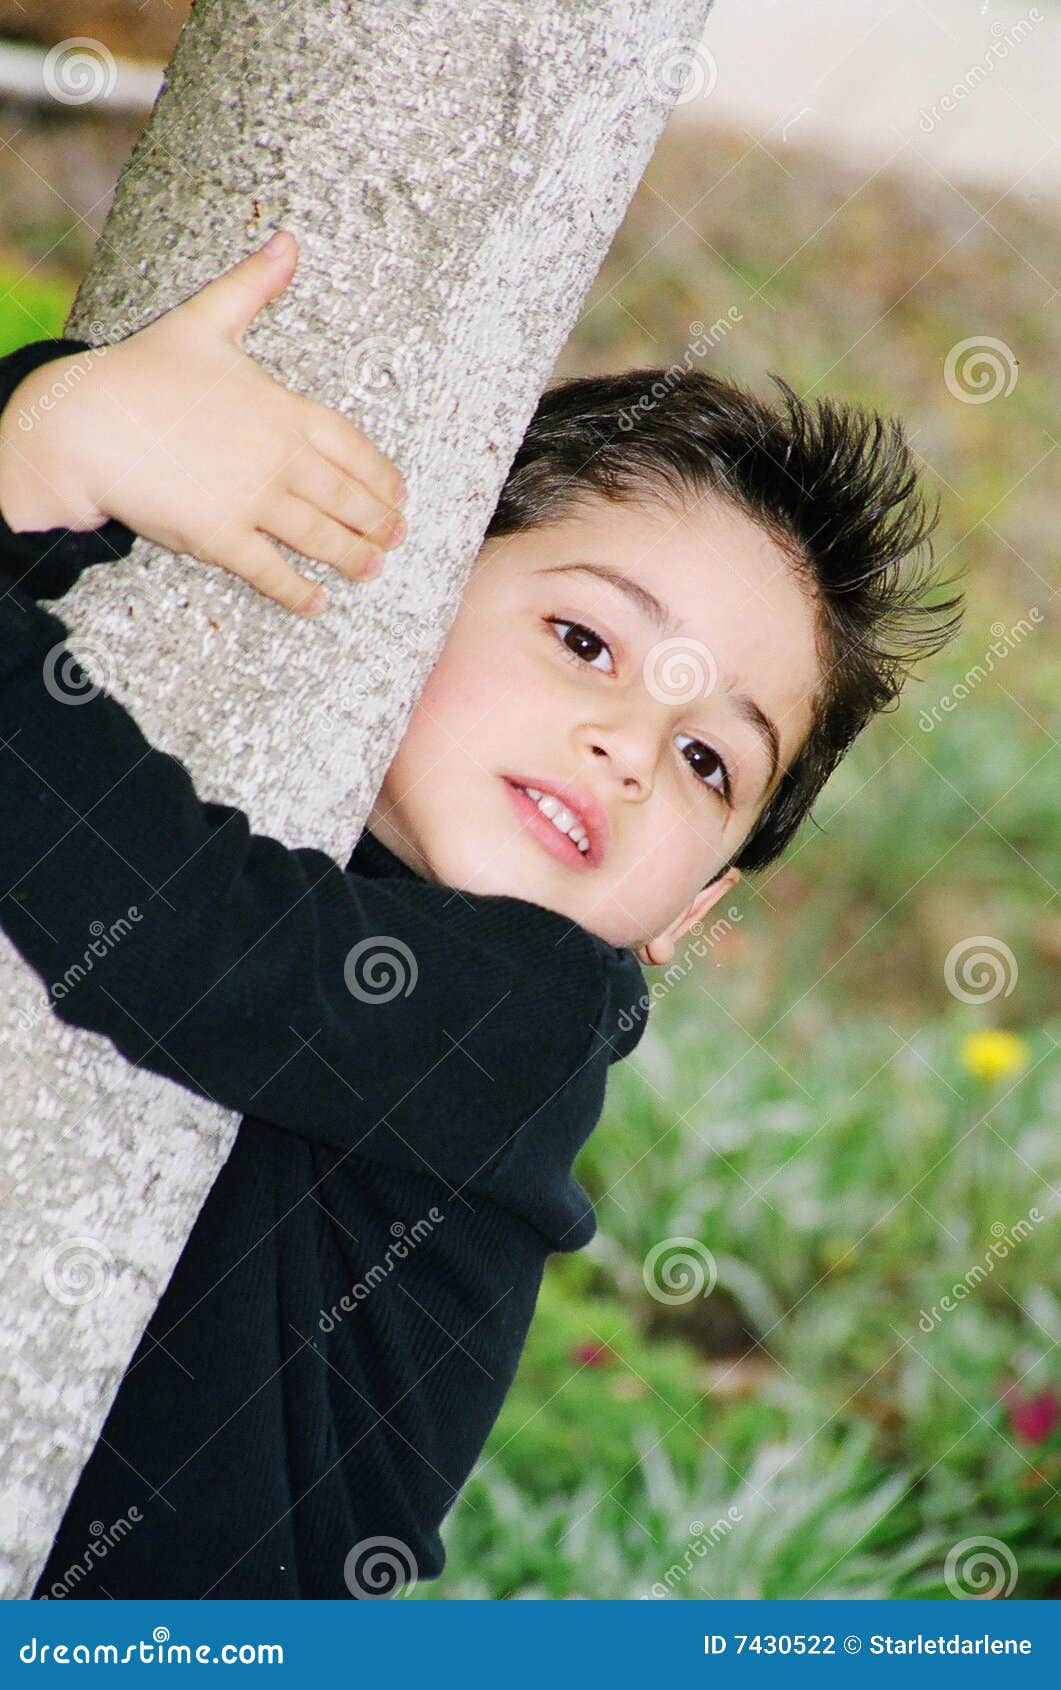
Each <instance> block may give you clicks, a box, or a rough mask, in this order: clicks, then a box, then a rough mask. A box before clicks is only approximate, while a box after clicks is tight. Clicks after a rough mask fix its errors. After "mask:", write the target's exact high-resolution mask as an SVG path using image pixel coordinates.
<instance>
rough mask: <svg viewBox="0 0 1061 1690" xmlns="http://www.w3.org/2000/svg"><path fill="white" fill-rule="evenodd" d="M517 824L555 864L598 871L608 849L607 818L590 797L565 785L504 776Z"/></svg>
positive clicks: (560, 782)
mask: <svg viewBox="0 0 1061 1690" xmlns="http://www.w3.org/2000/svg"><path fill="white" fill-rule="evenodd" d="M502 779H503V780H504V782H505V785H506V786H507V788H508V790H509V793H510V794H511V798H512V803H513V805H514V807H515V810H516V813H517V815H518V816H519V818H520V820H521V821H522V822H523V823H524V825H525V826H526V828H527V830H528V832H530V833H532V834H533V835H534V837H535V838H536V839H537V840H538V842H539V844H541V845H543V846H544V847H545V849H546V850H547V851H548V852H549V854H550V855H551V856H553V857H555V858H556V860H557V861H558V862H561V863H564V864H566V865H567V867H569V868H578V869H590V868H599V867H600V865H601V863H602V862H603V861H604V858H605V855H606V853H607V849H608V818H607V816H606V815H605V813H604V811H603V810H602V808H601V806H600V805H599V804H598V803H597V801H596V799H594V798H591V797H590V795H589V793H587V792H583V791H581V789H580V788H578V787H575V786H572V785H571V784H570V783H569V782H566V781H552V780H546V779H544V777H539V776H532V775H527V776H526V777H519V776H516V775H504V776H502Z"/></svg>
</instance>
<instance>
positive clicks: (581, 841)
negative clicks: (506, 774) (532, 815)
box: [522, 786, 589, 856]
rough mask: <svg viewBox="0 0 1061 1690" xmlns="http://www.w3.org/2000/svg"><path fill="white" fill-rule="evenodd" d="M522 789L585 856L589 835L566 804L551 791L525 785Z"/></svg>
mask: <svg viewBox="0 0 1061 1690" xmlns="http://www.w3.org/2000/svg"><path fill="white" fill-rule="evenodd" d="M522 790H523V791H524V792H525V793H526V794H527V797H528V798H533V800H534V802H535V803H536V804H537V806H538V808H539V810H540V811H541V812H542V815H543V816H548V818H549V820H550V821H551V822H552V824H553V826H554V827H555V828H556V829H557V830H558V831H559V832H560V833H566V834H567V837H568V838H569V839H571V840H573V841H574V843H575V844H576V845H577V846H578V848H579V850H580V851H581V852H582V854H583V856H585V854H586V852H587V851H588V850H589V836H588V834H587V833H586V830H585V828H584V827H583V826H582V823H581V822H580V821H578V820H577V818H576V817H575V816H574V815H573V813H572V812H571V811H570V810H569V809H568V808H567V806H566V805H564V804H561V802H560V800H559V798H554V796H553V794H552V793H551V792H539V791H538V789H537V787H534V786H525V787H523V788H522Z"/></svg>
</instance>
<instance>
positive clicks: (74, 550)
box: [0, 339, 136, 599]
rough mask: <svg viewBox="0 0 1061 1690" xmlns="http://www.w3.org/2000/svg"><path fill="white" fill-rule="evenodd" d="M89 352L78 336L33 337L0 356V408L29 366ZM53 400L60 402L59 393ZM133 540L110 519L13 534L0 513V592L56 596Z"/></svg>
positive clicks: (122, 552) (121, 554) (125, 549)
mask: <svg viewBox="0 0 1061 1690" xmlns="http://www.w3.org/2000/svg"><path fill="white" fill-rule="evenodd" d="M89 350H91V348H90V346H89V343H88V342H87V341H84V340H70V339H64V340H38V341H33V342H32V343H31V344H30V345H29V346H20V347H19V348H18V350H17V351H16V352H9V353H8V355H7V356H6V357H5V358H0V410H3V408H4V407H5V406H6V404H7V402H8V400H9V399H10V397H11V395H12V393H13V392H14V391H15V388H16V387H17V386H18V384H19V382H20V381H22V380H23V378H24V377H25V376H28V375H29V374H30V372H31V370H35V369H37V367H38V366H39V365H40V364H46V363H48V362H50V361H51V360H52V359H54V358H63V357H69V356H70V355H71V354H72V353H74V352H86V351H89ZM57 402H61V395H60V396H59V400H58V401H57ZM17 420H18V419H16V421H17ZM15 438H16V439H17V434H16V436H15ZM135 539H136V535H135V534H134V533H133V530H132V529H131V528H127V527H126V525H125V523H124V522H119V521H118V520H117V519H116V518H112V519H111V520H110V521H109V522H105V523H103V524H102V525H101V526H100V527H99V528H92V529H87V530H85V531H84V532H81V531H78V530H74V529H70V528H45V529H36V530H34V529H29V530H26V531H25V532H23V533H19V534H16V533H15V532H14V531H13V530H12V529H11V528H9V527H8V525H7V522H6V521H5V519H4V515H3V512H2V511H0V591H4V590H6V589H7V588H8V587H10V586H12V585H17V586H19V587H21V589H22V591H23V592H24V593H26V594H28V595H29V597H30V598H34V599H58V598H61V597H62V595H63V594H64V593H66V592H69V590H70V588H71V587H72V586H73V585H74V582H75V581H76V580H77V578H78V576H79V575H80V574H81V572H82V570H84V569H87V568H88V567H89V566H90V565H91V564H93V563H112V562H113V561H114V560H115V559H116V558H119V557H124V556H125V555H126V553H127V552H128V551H130V550H131V548H132V545H133V542H134V541H135Z"/></svg>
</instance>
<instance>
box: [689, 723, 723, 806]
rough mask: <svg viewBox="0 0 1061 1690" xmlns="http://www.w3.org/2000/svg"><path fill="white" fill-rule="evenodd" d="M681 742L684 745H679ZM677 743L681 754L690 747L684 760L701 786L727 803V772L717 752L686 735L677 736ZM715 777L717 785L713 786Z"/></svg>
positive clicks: (701, 741) (700, 740) (699, 740)
mask: <svg viewBox="0 0 1061 1690" xmlns="http://www.w3.org/2000/svg"><path fill="white" fill-rule="evenodd" d="M682 740H684V741H685V745H682V744H681V743H680V741H682ZM678 741H679V744H678V749H679V751H681V752H683V753H684V751H685V746H686V745H688V746H691V747H692V750H691V752H690V754H689V756H688V757H686V759H685V760H686V762H687V763H688V764H689V767H690V768H691V769H692V771H693V774H694V775H695V776H696V778H697V780H698V781H699V782H700V784H701V786H706V787H709V788H710V790H711V791H712V792H717V793H718V794H719V796H720V797H722V798H725V800H726V802H727V803H728V802H729V798H730V787H729V770H728V769H727V768H726V765H725V763H724V762H723V761H722V758H721V757H720V756H719V754H718V752H717V751H712V749H711V747H710V746H709V745H705V744H704V742H703V740H702V739H691V738H690V736H689V735H688V734H679V735H678ZM716 776H717V784H715V780H716Z"/></svg>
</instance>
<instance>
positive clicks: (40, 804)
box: [0, 588, 641, 1189]
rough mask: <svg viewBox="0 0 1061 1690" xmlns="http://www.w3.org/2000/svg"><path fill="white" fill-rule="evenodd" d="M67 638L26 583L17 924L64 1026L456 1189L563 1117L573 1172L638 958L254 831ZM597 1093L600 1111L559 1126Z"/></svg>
mask: <svg viewBox="0 0 1061 1690" xmlns="http://www.w3.org/2000/svg"><path fill="white" fill-rule="evenodd" d="M65 635H66V629H65V627H64V625H63V623H62V622H61V621H60V620H59V618H58V617H56V616H54V615H52V614H50V613H49V612H47V611H45V610H42V609H41V608H39V607H38V606H36V605H34V604H33V603H32V602H31V601H29V600H28V599H27V598H26V597H25V595H24V594H22V593H21V592H20V590H19V589H18V588H13V589H11V591H10V592H9V593H8V594H7V596H6V597H4V598H2V599H0V721H2V723H3V731H2V735H0V746H2V749H0V758H2V773H0V783H2V789H3V794H4V809H5V812H6V815H5V823H4V826H3V827H2V828H0V893H2V894H3V896H2V897H0V924H2V926H3V928H4V930H5V931H6V932H7V934H8V935H9V937H10V938H11V939H12V941H13V942H14V944H15V945H16V946H17V948H18V950H19V951H20V953H21V954H22V956H23V957H24V958H25V960H26V961H27V962H28V963H29V964H30V965H31V966H32V967H33V968H34V969H35V970H36V972H37V973H38V975H39V976H40V978H41V980H42V982H43V983H44V984H45V987H46V988H47V991H46V1001H47V1003H48V1005H49V1006H50V1007H51V1008H52V1009H53V1010H54V1012H55V1013H56V1014H57V1015H58V1017H59V1018H60V1019H61V1020H63V1021H66V1022H68V1023H70V1024H72V1025H75V1026H78V1027H81V1028H85V1029H87V1030H90V1031H94V1032H97V1033H101V1034H103V1035H104V1036H105V1037H107V1038H108V1039H110V1040H111V1042H112V1043H113V1044H114V1045H115V1047H116V1048H117V1049H118V1050H119V1051H120V1052H121V1054H122V1055H123V1056H124V1057H126V1058H127V1060H129V1061H130V1062H133V1063H136V1064H139V1065H141V1066H143V1067H146V1068H149V1069H152V1070H154V1071H155V1072H157V1073H160V1074H163V1075H165V1076H166V1077H167V1078H169V1079H171V1080H175V1081H177V1082H178V1083H179V1084H182V1085H184V1086H187V1087H188V1088H189V1089H191V1090H194V1091H196V1092H199V1093H201V1094H202V1095H204V1096H209V1097H212V1098H214V1099H215V1100H217V1101H218V1102H220V1103H222V1104H224V1105H226V1106H228V1107H229V1108H232V1109H237V1110H240V1111H242V1112H245V1113H249V1114H252V1115H255V1116H257V1117H259V1118H261V1119H262V1120H265V1121H267V1122H269V1123H271V1124H273V1125H275V1126H278V1127H281V1128H285V1129H287V1130H289V1131H292V1132H295V1133H300V1134H303V1135H304V1136H306V1137H309V1138H311V1139H315V1140H317V1141H318V1142H321V1143H323V1144H327V1145H330V1146H332V1147H334V1148H337V1149H340V1150H358V1151H359V1152H360V1153H361V1154H362V1155H368V1156H374V1157H376V1158H378V1159H380V1160H382V1161H385V1162H387V1163H389V1164H391V1165H393V1166H397V1167H404V1168H406V1169H411V1170H416V1171H421V1172H428V1173H433V1174H435V1175H437V1176H442V1177H444V1178H445V1179H446V1180H447V1182H448V1183H450V1184H451V1185H455V1186H460V1185H462V1184H464V1183H465V1182H467V1181H473V1180H475V1181H478V1182H480V1184H483V1182H485V1186H484V1188H485V1189H490V1188H491V1182H492V1180H493V1177H494V1174H495V1173H496V1172H497V1171H498V1170H500V1169H501V1168H502V1167H504V1169H505V1170H506V1173H507V1176H508V1177H509V1178H511V1179H513V1180H518V1179H519V1178H521V1177H523V1178H526V1177H530V1178H533V1167H534V1164H533V1159H532V1160H531V1162H530V1163H529V1164H528V1165H526V1166H525V1165H524V1163H523V1161H522V1160H521V1158H524V1157H526V1156H528V1154H529V1151H528V1149H527V1148H526V1147H524V1146H523V1145H521V1144H519V1143H517V1138H518V1136H519V1128H520V1127H521V1125H522V1124H523V1123H525V1122H526V1121H528V1120H536V1121H537V1124H538V1125H539V1126H540V1127H541V1129H542V1130H543V1131H545V1130H546V1128H545V1125H544V1123H545V1122H546V1121H547V1120H548V1121H552V1122H555V1123H557V1124H556V1125H555V1127H554V1129H553V1130H555V1131H556V1132H557V1133H559V1134H560V1135H561V1138H562V1142H561V1143H560V1144H558V1145H557V1146H555V1147H554V1148H555V1153H556V1157H557V1160H558V1162H562V1163H563V1165H564V1166H565V1167H569V1166H570V1159H573V1156H574V1155H575V1154H576V1153H577V1149H578V1147H579V1142H580V1140H579V1131H580V1130H581V1128H580V1127H579V1121H582V1124H583V1126H584V1117H585V1114H586V1111H587V1110H590V1111H591V1110H592V1108H593V1107H597V1106H599V1097H598V1096H597V1090H599V1089H600V1088H601V1087H602V1085H603V1081H602V1079H601V1069H602V1067H606V1066H607V1062H608V1061H610V1060H613V1059H614V1056H615V1055H617V1054H622V1049H621V1047H616V1048H611V1038H612V1037H615V1038H618V1037H619V1036H620V1035H619V1034H618V1032H617V1031H616V1030H615V1029H614V1023H615V1019H616V1015H617V1012H618V1008H619V1006H618V1004H617V1003H615V1002H613V984H612V981H611V979H610V976H611V975H612V973H613V972H614V970H613V967H612V963H613V961H614V959H617V958H618V957H619V956H620V955H621V954H622V953H620V952H618V951H617V950H616V949H615V948H614V947H607V946H604V945H603V942H602V941H600V940H599V939H597V938H596V937H595V936H593V935H591V934H590V933H588V932H586V931H585V930H584V929H583V928H581V927H579V926H577V925H575V924H573V923H571V922H569V921H568V920H567V919H566V918H565V917H563V916H561V915H559V914H558V913H556V912H554V911H551V910H548V909H545V908H544V907H542V906H540V905H537V904H533V903H530V902H525V901H524V900H521V899H518V898H510V897H506V896H486V895H470V894H467V893H463V892H458V891H456V890H455V889H454V888H452V887H449V886H445V885H441V884H438V883H434V882H430V881H427V880H422V879H420V878H419V877H418V876H410V877H408V878H397V877H392V878H387V877H381V878H378V879H376V878H372V877H367V876H359V875H357V874H355V873H349V872H344V871H343V870H342V869H340V868H339V866H338V865H337V864H336V863H335V862H334V861H333V860H332V859H331V858H330V857H329V856H327V855H326V854H325V853H324V852H322V851H318V850H313V849H310V848H301V849H288V848H287V847H285V846H284V845H282V844H280V843H279V842H278V841H277V840H275V839H271V838H268V837H265V836H263V835H261V834H255V833H253V832H252V831H251V829H250V825H249V822H248V819H247V817H246V815H245V814H244V813H243V812H242V811H240V810H238V809H234V808H231V807H229V806H227V805H221V804H213V803H203V802H201V801H200V799H199V798H198V796H197V794H196V792H195V789H194V787H193V784H192V781H191V779H190V777H189V774H188V772H187V770H186V769H185V768H184V766H183V765H182V764H181V763H180V762H178V761H177V760H176V759H175V758H172V757H169V756H167V755H166V754H164V753H162V752H159V751H157V750H155V749H154V748H153V747H152V746H151V745H150V744H149V743H148V742H147V740H146V739H145V738H144V736H143V734H142V733H141V731H140V729H139V728H138V726H137V724H136V722H135V721H134V719H133V718H132V716H131V715H130V714H129V713H128V712H127V711H126V710H125V709H124V708H122V706H121V705H120V704H119V703H118V702H117V700H115V699H113V698H111V697H110V696H109V695H108V694H107V693H106V692H103V691H100V690H98V689H96V688H94V687H93V686H92V684H91V682H90V680H89V677H87V676H86V675H85V674H84V672H83V671H81V670H80V669H79V668H78V665H77V664H76V662H75V660H74V658H73V654H72V653H71V652H70V650H69V648H68V647H67V646H66V645H65V643H64V641H65ZM626 954H627V955H629V954H630V953H626ZM635 972H636V975H637V979H638V981H640V978H641V977H640V971H639V970H636V965H635ZM623 977H624V978H625V975H624V976H623ZM40 1012H41V1011H40V1010H37V1011H36V1013H40ZM594 1053H597V1055H598V1058H599V1057H600V1056H601V1055H603V1057H604V1058H605V1059H606V1060H604V1061H603V1063H602V1062H601V1061H600V1060H599V1059H598V1060H597V1061H596V1062H594V1061H592V1060H591V1058H592V1056H593V1055H594ZM580 1075H581V1076H583V1077H584V1080H585V1084H586V1086H587V1088H589V1092H592V1094H593V1095H592V1096H590V1095H588V1094H587V1097H586V1099H585V1104H586V1109H584V1110H582V1111H580V1112H575V1114H572V1113H571V1112H570V1111H566V1112H565V1111H562V1110H561V1111H559V1112H556V1111H550V1110H549V1107H548V1105H549V1102H550V1100H551V1099H552V1098H553V1097H554V1096H555V1095H556V1094H557V1093H558V1092H559V1091H560V1090H561V1089H562V1088H564V1087H565V1086H569V1085H570V1084H576V1085H577V1084H578V1083H580V1082H579V1076H580ZM576 1117H577V1118H576ZM595 1119H596V1115H595V1114H594V1115H593V1120H595ZM592 1124H593V1122H592V1121H590V1123H589V1125H590V1126H592ZM542 1148H543V1147H542V1145H541V1144H540V1143H539V1144H538V1150H539V1151H541V1150H542Z"/></svg>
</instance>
